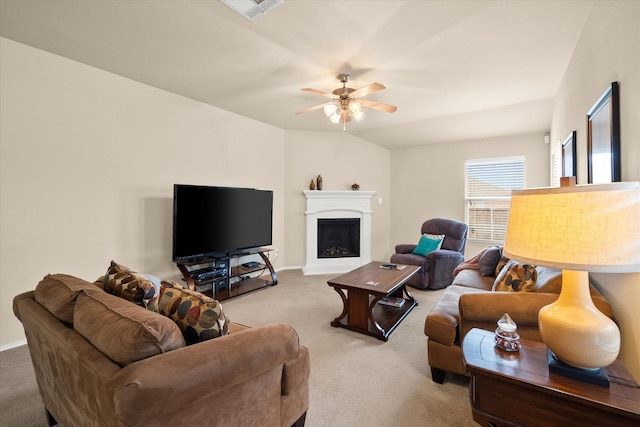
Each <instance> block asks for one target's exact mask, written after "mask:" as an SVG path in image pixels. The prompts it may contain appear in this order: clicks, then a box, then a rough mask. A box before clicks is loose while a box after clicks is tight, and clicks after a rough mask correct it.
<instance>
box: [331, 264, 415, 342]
mask: <svg viewBox="0 0 640 427" xmlns="http://www.w3.org/2000/svg"><path fill="white" fill-rule="evenodd" d="M382 264H385V263H383V262H378V261H373V262H370V263H369V264H366V265H363V266H362V267H359V268H357V269H355V270H353V271H350V272H349V273H346V274H343V275H342V276H338V277H336V278H335V279H331V280H329V281H328V282H327V283H328V284H329V286H331V287H333V289H335V291H336V292H337V293H338V295H340V298H342V303H343V309H342V313H341V314H340V316H338V317H336V319H335V320H334V321H333V322H331V326H334V327H338V328H346V329H349V330H351V331H355V332H360V333H362V334H366V335H371V336H373V337H376V338H378V339H380V340H382V341H387V340H388V339H389V335H390V334H391V332H393V331H394V330H395V328H396V327H397V326H398V325H399V324H400V322H402V320H403V319H404V318H405V317H406V316H407V314H409V312H410V311H411V310H412V309H413V307H415V306H416V305H418V302H417V301H416V300H415V298H413V296H411V294H410V293H409V292H408V291H407V289H406V287H405V283H406V282H407V280H409V278H411V276H413V275H414V274H416V273H417V272H418V270H419V269H420V267H417V266H413V265H407V266H404V268H403V269H402V270H386V269H384V268H381V265H382ZM345 291H346V294H345ZM383 298H401V299H402V300H403V301H404V303H403V304H402V306H400V307H392V306H388V305H383V304H378V302H379V301H380V300H382V299H383Z"/></svg>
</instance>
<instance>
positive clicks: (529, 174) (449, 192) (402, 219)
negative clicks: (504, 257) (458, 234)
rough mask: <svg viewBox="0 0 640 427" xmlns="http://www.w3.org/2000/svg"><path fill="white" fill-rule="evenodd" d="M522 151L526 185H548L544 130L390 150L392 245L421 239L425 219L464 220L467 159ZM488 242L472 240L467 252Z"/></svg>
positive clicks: (469, 254)
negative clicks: (465, 167)
mask: <svg viewBox="0 0 640 427" xmlns="http://www.w3.org/2000/svg"><path fill="white" fill-rule="evenodd" d="M516 155H524V156H525V158H526V160H525V168H526V178H525V179H526V184H527V186H528V187H542V186H547V185H549V148H548V145H546V144H545V143H544V133H540V134H526V135H512V136H509V137H502V138H493V139H483V140H476V141H466V142H460V143H455V144H433V145H424V146H421V147H415V148H407V149H403V150H393V151H392V153H391V177H392V178H391V194H392V195H393V201H392V202H393V203H392V208H391V238H390V239H391V240H390V242H391V247H390V248H389V250H390V251H393V246H395V245H396V244H397V243H417V242H418V238H419V237H420V226H421V225H422V223H423V222H424V221H425V220H427V219H429V218H434V217H447V218H453V219H457V220H460V221H464V162H465V160H467V159H484V158H495V157H502V156H516ZM490 244H491V243H489V242H478V241H475V242H474V241H468V242H467V246H466V250H465V257H466V258H470V257H472V256H473V255H475V254H477V253H478V251H479V250H480V249H482V248H484V247H487V246H489V245H490Z"/></svg>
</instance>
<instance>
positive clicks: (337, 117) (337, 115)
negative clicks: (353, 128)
mask: <svg viewBox="0 0 640 427" xmlns="http://www.w3.org/2000/svg"><path fill="white" fill-rule="evenodd" d="M340 117H341V115H340V113H339V112H337V111H336V112H335V113H333V114H332V115H330V116H329V120H331V123H333V124H335V125H337V124H338V123H340Z"/></svg>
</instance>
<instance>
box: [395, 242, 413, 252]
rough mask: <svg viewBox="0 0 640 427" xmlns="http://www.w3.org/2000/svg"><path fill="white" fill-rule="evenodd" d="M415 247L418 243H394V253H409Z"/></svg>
mask: <svg viewBox="0 0 640 427" xmlns="http://www.w3.org/2000/svg"><path fill="white" fill-rule="evenodd" d="M417 247H418V245H410V244H407V243H401V244H399V245H396V253H397V254H410V253H412V252H413V250H414V249H415V248H417Z"/></svg>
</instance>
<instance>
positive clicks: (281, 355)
mask: <svg viewBox="0 0 640 427" xmlns="http://www.w3.org/2000/svg"><path fill="white" fill-rule="evenodd" d="M303 353H304V351H303ZM299 354H300V345H299V341H298V335H297V333H296V331H295V330H294V329H293V328H292V327H291V326H289V325H284V324H272V325H265V326H259V327H255V328H250V329H246V330H244V331H241V332H237V333H233V334H229V335H225V336H224V337H220V338H216V339H213V340H209V341H204V342H201V343H198V344H193V345H190V346H187V347H184V348H181V349H177V350H173V351H170V352H168V353H164V354H160V355H157V356H154V357H150V358H148V359H144V360H141V361H138V362H136V363H132V364H130V365H128V366H126V367H124V368H122V369H121V370H120V371H119V372H117V373H116V374H115V375H114V376H113V377H112V379H111V381H110V386H111V388H112V390H113V399H114V400H115V407H116V412H117V414H116V416H117V418H118V419H120V420H121V421H123V425H145V424H149V423H150V420H164V422H165V423H166V424H170V423H171V421H172V416H174V415H175V414H181V415H180V416H181V418H180V423H181V424H183V425H188V424H192V423H195V424H206V423H205V422H204V421H206V419H210V417H211V416H212V415H211V414H210V415H209V418H206V417H207V415H205V414H206V412H201V411H209V412H210V411H212V410H213V408H214V407H218V405H221V406H223V405H224V404H225V403H224V402H225V400H226V399H230V398H232V397H233V393H232V392H231V390H233V389H237V387H236V386H239V385H240V384H242V383H247V385H246V386H242V385H240V386H239V387H241V388H244V389H248V390H255V395H256V396H260V395H262V396H263V397H264V400H265V401H268V397H267V395H269V393H270V392H271V393H275V392H276V391H277V393H278V395H280V394H281V393H282V386H283V384H282V381H283V379H282V371H283V369H284V368H283V366H284V365H285V364H286V363H287V362H288V361H291V360H295V359H296V358H297V357H298V355H299ZM304 372H306V371H304ZM304 372H302V373H300V375H303V374H304ZM273 376H277V379H276V378H273ZM253 380H255V381H254V382H255V383H254V384H253V385H250V384H249V383H250V382H252V381H253ZM274 381H276V382H277V385H276V386H275V388H274ZM272 398H273V396H272ZM195 403H197V405H195ZM201 407H202V408H203V409H202V410H201V409H200V408H201ZM186 408H190V409H191V410H190V411H189V410H186ZM254 410H255V411H256V412H257V411H258V408H257V407H254ZM185 417H186V418H185ZM191 417H193V419H191ZM201 417H205V418H201ZM124 420H126V422H124ZM176 421H177V420H176ZM151 423H152V422H151Z"/></svg>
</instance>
